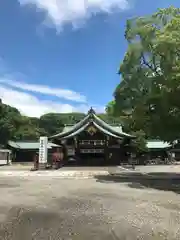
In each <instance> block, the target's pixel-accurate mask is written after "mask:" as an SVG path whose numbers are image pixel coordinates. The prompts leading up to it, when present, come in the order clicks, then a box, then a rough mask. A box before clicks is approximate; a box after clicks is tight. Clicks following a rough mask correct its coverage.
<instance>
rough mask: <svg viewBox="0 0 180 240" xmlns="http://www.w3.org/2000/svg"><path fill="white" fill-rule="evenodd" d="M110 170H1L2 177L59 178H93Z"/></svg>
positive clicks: (106, 173) (0, 175)
mask: <svg viewBox="0 0 180 240" xmlns="http://www.w3.org/2000/svg"><path fill="white" fill-rule="evenodd" d="M108 174H109V172H108V171H59V170H54V171H53V170H49V171H34V172H33V171H32V172H31V171H1V172H0V177H59V178H78V179H79V178H93V177H94V176H96V175H108Z"/></svg>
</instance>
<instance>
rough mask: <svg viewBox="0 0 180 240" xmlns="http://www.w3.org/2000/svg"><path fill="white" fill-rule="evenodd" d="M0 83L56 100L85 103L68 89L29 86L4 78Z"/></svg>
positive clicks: (82, 97) (79, 95)
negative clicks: (45, 95)
mask: <svg viewBox="0 0 180 240" xmlns="http://www.w3.org/2000/svg"><path fill="white" fill-rule="evenodd" d="M0 83H3V84H5V85H8V86H12V87H14V88H18V89H21V90H25V91H30V92H36V93H41V94H47V95H52V96H56V97H58V98H63V99H66V100H72V101H75V102H82V103H85V102H86V97H85V96H83V95H81V94H79V93H77V92H74V91H72V90H68V89H61V88H51V87H49V86H46V85H38V84H29V83H25V82H18V81H16V80H10V79H7V78H6V77H5V78H1V79H0Z"/></svg>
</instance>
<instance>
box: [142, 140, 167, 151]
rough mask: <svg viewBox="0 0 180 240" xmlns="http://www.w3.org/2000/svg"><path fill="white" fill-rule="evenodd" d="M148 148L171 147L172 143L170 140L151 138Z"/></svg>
mask: <svg viewBox="0 0 180 240" xmlns="http://www.w3.org/2000/svg"><path fill="white" fill-rule="evenodd" d="M146 146H147V148H148V149H165V148H170V147H171V146H172V145H171V144H170V143H168V142H163V141H160V140H150V141H147V144H146Z"/></svg>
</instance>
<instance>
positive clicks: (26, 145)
mask: <svg viewBox="0 0 180 240" xmlns="http://www.w3.org/2000/svg"><path fill="white" fill-rule="evenodd" d="M8 145H9V146H10V147H12V148H16V149H29V150H33V149H39V142H19V141H18V142H14V141H8ZM47 147H48V149H51V148H53V147H60V146H59V145H57V144H55V143H51V142H49V143H48V146H47Z"/></svg>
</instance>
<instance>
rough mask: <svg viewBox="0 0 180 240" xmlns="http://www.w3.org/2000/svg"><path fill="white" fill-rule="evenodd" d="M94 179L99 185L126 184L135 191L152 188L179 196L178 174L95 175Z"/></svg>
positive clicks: (179, 179) (179, 182)
mask: <svg viewBox="0 0 180 240" xmlns="http://www.w3.org/2000/svg"><path fill="white" fill-rule="evenodd" d="M95 179H96V180H97V181H98V182H101V183H108V182H116V183H127V184H128V186H129V187H131V188H136V189H143V188H154V189H158V190H163V191H173V192H175V193H177V194H180V174H179V173H172V172H166V173H163V172H156V173H155V172H153V173H148V174H142V173H135V172H130V173H126V174H109V175H106V176H105V175H101V176H100V175H97V176H95Z"/></svg>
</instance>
